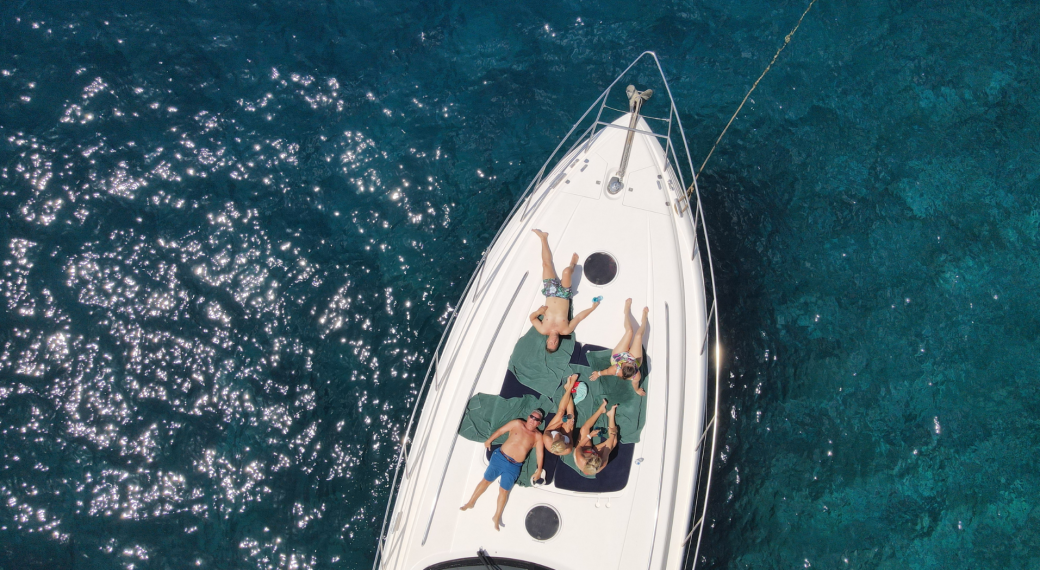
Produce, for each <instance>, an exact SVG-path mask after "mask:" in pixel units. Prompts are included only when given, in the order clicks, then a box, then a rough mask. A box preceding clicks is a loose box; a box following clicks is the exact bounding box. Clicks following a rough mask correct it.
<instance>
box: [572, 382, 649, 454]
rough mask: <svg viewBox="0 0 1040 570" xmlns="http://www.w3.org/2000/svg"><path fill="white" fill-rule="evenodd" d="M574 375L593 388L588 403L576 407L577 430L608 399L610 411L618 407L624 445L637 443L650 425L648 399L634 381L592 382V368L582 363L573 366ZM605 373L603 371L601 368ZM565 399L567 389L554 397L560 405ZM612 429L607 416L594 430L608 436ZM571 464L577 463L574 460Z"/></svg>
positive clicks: (590, 390) (619, 428) (617, 414)
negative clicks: (609, 428) (609, 429)
mask: <svg viewBox="0 0 1040 570" xmlns="http://www.w3.org/2000/svg"><path fill="white" fill-rule="evenodd" d="M571 368H572V369H573V370H574V372H577V373H578V374H580V379H581V381H582V382H585V383H586V384H588V386H589V395H588V396H586V397H585V399H584V400H582V401H580V402H578V403H577V404H575V405H574V411H575V412H576V413H577V416H578V420H577V425H576V428H581V426H582V424H584V423H585V420H586V419H588V418H589V417H591V416H592V414H594V413H596V410H597V409H598V408H599V405H600V402H602V401H603V398H606V399H607V403H608V404H607V409H608V410H609V409H610V406H613V405H614V404H617V405H618V409H617V413H616V414H615V416H614V419H615V420H616V421H617V425H618V431H619V432H620V433H619V436H620V438H621V443H635V442H637V441H639V436H640V434H641V433H642V431H643V425H644V424H646V398H643V397H640V396H639V394H636V392H635V390H633V389H632V382H630V381H628V380H622V379H621V378H618V377H617V376H600V377H599V378H598V379H597V380H596V381H595V382H589V374H591V373H592V370H593V369H592V368H590V367H588V366H581V365H578V364H573V365H571ZM601 370H602V369H601ZM562 397H563V386H560V388H559V389H558V390H557V391H556V393H555V394H553V398H552V401H553V402H559V401H560V399H561V398H562ZM609 426H610V419H609V418H607V415H606V414H603V415H601V416H600V417H599V419H597V420H596V423H595V425H594V427H593V428H592V429H597V428H598V429H602V430H603V431H602V433H603V435H606V433H607V428H608V427H609ZM569 464H573V461H572V462H570V463H569Z"/></svg>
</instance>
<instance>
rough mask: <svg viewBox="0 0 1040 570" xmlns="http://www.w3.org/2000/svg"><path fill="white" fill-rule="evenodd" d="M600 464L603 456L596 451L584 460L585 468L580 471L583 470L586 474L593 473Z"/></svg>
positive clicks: (597, 469)
mask: <svg viewBox="0 0 1040 570" xmlns="http://www.w3.org/2000/svg"><path fill="white" fill-rule="evenodd" d="M602 465H603V458H602V457H600V455H599V454H598V453H597V454H595V455H593V456H592V457H589V458H588V459H586V460H585V468H584V469H582V471H584V472H585V474H586V475H595V474H596V473H597V472H598V471H599V468H600V466H602Z"/></svg>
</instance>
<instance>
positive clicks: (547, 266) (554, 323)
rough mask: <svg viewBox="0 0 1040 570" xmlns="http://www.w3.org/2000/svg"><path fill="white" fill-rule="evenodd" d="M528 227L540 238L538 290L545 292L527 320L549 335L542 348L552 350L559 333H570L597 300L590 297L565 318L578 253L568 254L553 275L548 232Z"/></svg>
mask: <svg viewBox="0 0 1040 570" xmlns="http://www.w3.org/2000/svg"><path fill="white" fill-rule="evenodd" d="M531 231H532V232H534V233H535V234H536V235H537V236H538V239H540V240H542V294H543V295H545V304H544V305H542V306H541V307H540V308H539V309H538V310H537V311H535V312H533V313H531V324H532V325H534V328H535V329H537V330H538V332H539V333H541V334H544V335H545V336H547V337H549V338H547V339H546V340H545V349H546V350H548V351H549V352H556V349H558V348H560V335H567V334H571V333H573V332H574V328H575V327H577V326H578V323H580V322H581V321H582V319H584V318H585V317H587V316H589V314H591V313H592V311H594V310H596V307H598V306H599V301H595V299H594V301H595V302H594V303H592V306H591V307H589V308H588V309H585V310H584V311H582V312H580V313H578V314H577V315H574V319H573V320H568V318H567V316H568V313H569V312H570V308H571V297H572V296H573V295H574V292H573V291H572V290H571V276H572V275H573V274H574V266H575V265H577V264H578V254H577V253H575V254H574V255H572V256H571V264H570V265H568V266H567V268H566V269H564V270H563V277H562V278H561V277H557V276H556V267H555V266H554V265H553V258H552V251H550V250H549V234H548V233H546V232H543V231H541V230H531ZM538 317H542V320H538Z"/></svg>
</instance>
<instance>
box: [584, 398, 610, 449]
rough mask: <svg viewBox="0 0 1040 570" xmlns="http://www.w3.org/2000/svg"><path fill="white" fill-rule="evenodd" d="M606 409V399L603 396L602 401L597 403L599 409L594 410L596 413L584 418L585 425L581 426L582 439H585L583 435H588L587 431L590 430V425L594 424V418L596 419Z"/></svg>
mask: <svg viewBox="0 0 1040 570" xmlns="http://www.w3.org/2000/svg"><path fill="white" fill-rule="evenodd" d="M606 411H607V399H606V398H603V403H602V404H600V405H599V409H598V410H596V413H594V414H592V415H591V416H589V419H587V420H585V425H583V426H581V437H582V440H584V439H585V436H587V435H589V433H590V432H591V431H592V426H594V425H596V420H598V419H599V417H600V416H602V415H603V414H604V413H605V412H606Z"/></svg>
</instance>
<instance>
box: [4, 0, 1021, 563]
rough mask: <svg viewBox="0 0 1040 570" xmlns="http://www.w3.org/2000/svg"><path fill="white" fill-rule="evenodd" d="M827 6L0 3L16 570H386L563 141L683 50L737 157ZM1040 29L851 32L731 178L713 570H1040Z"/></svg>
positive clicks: (690, 103)
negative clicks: (505, 239) (476, 270)
mask: <svg viewBox="0 0 1040 570" xmlns="http://www.w3.org/2000/svg"><path fill="white" fill-rule="evenodd" d="M805 6H806V4H805V3H795V2H764V1H747V2H745V1H741V2H694V3H678V2H656V3H646V4H637V3H633V2H611V3H602V2H562V3H513V2H510V3H486V2H454V3H448V2H428V3H418V2H415V3H405V2H394V1H390V2H382V3H375V2H358V3H346V2H325V3H318V2H303V1H290V2H263V1H261V2H248V3H247V2H233V1H231V2H215V1H211V0H182V1H175V2H167V3H151V4H149V3H143V2H118V1H111V0H96V1H92V2H84V1H79V2H69V1H66V2H57V1H49V2H48V1H37V0H13V1H10V2H5V3H3V5H2V6H0V293H2V303H3V311H2V313H0V315H2V316H0V319H2V320H0V568H3V569H5V570H14V569H22V568H41V569H43V568H47V569H51V568H57V569H60V568H126V569H130V568H135V569H137V568H188V567H192V568H199V567H201V568H258V569H259V568H368V567H369V566H370V564H371V560H372V557H373V555H374V544H375V536H376V534H377V532H378V527H379V524H380V522H381V518H382V514H383V509H384V507H385V503H386V500H387V498H388V485H389V481H388V478H389V476H390V475H391V473H392V465H393V458H394V452H395V449H396V445H397V441H398V439H399V437H400V435H401V433H402V430H403V429H404V425H405V424H406V422H407V417H408V414H409V412H410V409H411V406H412V404H413V403H414V397H415V396H414V394H415V392H416V388H417V384H418V382H420V381H421V379H422V374H423V373H424V372H425V370H426V367H427V365H428V363H429V358H430V355H431V350H432V349H433V347H434V346H435V343H436V341H437V339H438V338H439V336H440V334H441V332H442V330H443V327H444V326H445V323H446V322H447V317H448V315H450V310H451V306H452V304H453V303H454V302H455V301H456V299H457V297H458V295H459V294H460V293H461V290H462V288H463V287H464V285H465V283H466V280H467V279H468V277H469V273H470V272H471V271H472V269H473V267H474V265H475V264H476V262H477V260H478V259H479V257H480V255H481V252H482V251H483V250H484V248H485V247H486V246H487V245H488V243H489V241H490V239H491V237H492V236H493V235H494V232H495V230H496V229H497V227H498V226H499V225H500V224H501V223H502V222H503V221H504V218H505V216H506V214H507V213H508V211H509V209H510V208H511V207H512V204H513V202H514V201H515V200H516V198H517V197H518V196H519V195H520V193H521V192H522V191H523V189H524V187H525V186H526V184H527V182H528V180H529V179H530V178H531V177H532V176H533V175H534V174H535V172H536V170H537V168H538V167H539V166H540V164H541V162H542V161H543V160H544V159H545V158H546V157H547V156H548V154H549V153H550V152H551V151H552V149H553V148H554V147H555V145H556V143H557V141H558V140H559V138H560V137H561V136H563V135H564V134H565V133H566V131H567V129H568V128H569V126H570V124H571V123H572V122H573V121H574V120H575V119H576V118H577V117H578V115H580V113H581V112H582V111H583V110H584V109H585V107H586V106H587V105H588V104H589V103H591V101H592V100H593V99H594V98H595V97H596V96H597V95H598V94H599V92H600V90H601V89H602V88H603V86H605V85H606V84H607V83H608V82H609V81H610V80H611V79H613V77H614V76H615V75H616V74H617V73H618V72H619V71H620V70H621V69H622V68H623V67H624V66H625V65H627V64H628V62H629V61H631V60H632V59H634V58H635V56H637V55H638V54H639V53H640V52H641V51H643V50H645V49H652V50H655V51H657V52H658V54H659V56H660V58H661V60H662V63H663V65H664V67H665V71H666V72H667V73H668V75H669V78H670V79H671V81H672V91H673V93H674V94H675V96H676V99H677V103H678V105H679V106H680V110H681V112H682V113H683V118H684V120H685V122H686V128H687V134H688V136H689V139H690V144H691V148H692V149H693V152H694V155H695V157H696V156H704V155H705V154H707V151H708V149H709V148H710V147H711V144H712V143H713V141H714V139H715V137H716V136H717V135H718V133H719V132H720V131H721V129H722V127H723V126H724V125H725V123H726V121H727V120H728V119H729V115H730V114H731V113H732V112H733V110H734V109H735V108H736V105H737V104H738V103H739V102H740V100H741V98H742V97H743V96H744V94H745V92H746V91H747V89H748V88H749V87H750V85H751V84H752V83H753V81H754V80H755V78H757V77H758V74H759V73H760V72H761V70H762V69H763V68H764V67H765V65H766V64H767V63H768V61H769V59H770V58H771V57H772V55H773V53H774V52H775V50H776V49H777V48H778V47H779V45H780V44H781V43H782V42H783V37H784V35H785V34H787V32H788V31H789V30H790V28H791V27H792V26H793V25H794V23H795V21H797V19H798V17H799V16H800V15H801V13H802V10H804V8H805ZM1038 21H1040V5H1037V4H1036V3H1034V2H999V1H985V0H984V1H981V2H979V1H973V2H968V1H965V0H953V1H950V2H868V3H849V2H832V1H829V0H819V2H818V3H817V4H816V5H815V7H814V8H813V9H812V11H811V12H810V14H809V16H808V17H807V18H806V20H805V22H804V23H803V25H802V27H801V29H800V30H799V32H798V34H797V35H796V36H795V38H794V40H793V41H792V43H791V44H790V45H789V47H788V48H787V49H786V50H785V52H784V53H783V55H782V56H781V58H780V60H779V61H778V62H777V64H776V65H775V66H774V68H773V71H771V72H770V74H769V75H768V76H767V77H766V78H765V79H764V80H763V81H762V83H761V84H760V86H759V87H758V89H757V90H756V91H755V93H754V94H753V95H752V98H751V100H749V102H748V105H747V106H745V108H744V110H743V112H742V113H741V116H740V117H739V118H738V120H737V121H736V122H735V123H734V126H733V127H732V128H731V129H730V132H729V134H728V135H727V137H726V139H725V140H724V141H723V143H722V145H720V147H719V148H718V149H717V150H716V151H715V155H714V156H713V157H712V159H711V162H710V163H709V164H708V167H707V169H706V170H705V173H704V175H703V177H702V178H701V193H702V196H703V197H704V200H705V204H706V209H707V222H708V226H709V229H710V231H711V235H712V239H713V246H714V252H715V258H716V260H717V263H718V266H717V268H716V269H717V274H718V277H719V286H720V289H721V291H720V309H721V318H722V324H723V329H724V330H723V344H724V353H725V355H726V365H725V372H724V374H725V376H726V377H727V379H728V383H727V385H726V388H725V392H724V394H723V409H724V410H725V418H724V419H725V421H724V422H723V424H722V429H723V431H722V436H723V442H722V443H723V452H722V456H721V458H720V461H719V465H718V471H717V473H716V477H717V481H718V483H717V485H716V487H715V489H714V496H713V502H712V507H711V511H710V519H711V526H710V529H709V531H708V532H706V535H705V536H706V542H705V546H704V547H703V553H704V554H705V557H704V560H703V561H704V562H706V564H707V566H708V567H714V568H794V567H797V568H805V567H816V568H1038V567H1040V534H1038V533H1037V532H1036V528H1038V527H1040V490H1038V489H1040V476H1038V471H1037V469H1036V467H1035V463H1036V458H1037V457H1038V456H1040V455H1038V444H1040V429H1038V428H1040V424H1038V422H1037V419H1036V418H1037V417H1038V415H1040V391H1038V389H1037V382H1038V380H1040V374H1038V368H1040V366H1038V365H1040V340H1038V335H1040V318H1038V314H1040V306H1038V301H1037V294H1036V288H1037V284H1038V283H1040V264H1038V261H1040V259H1038V257H1040V255H1038V253H1037V252H1038V246H1040V133H1038V125H1040V99H1038V98H1037V96H1036V91H1037V89H1038V87H1040V30H1038V27H1037V25H1036V24H1037V22H1038ZM653 109H654V106H653V102H651V103H650V104H648V107H647V112H648V113H649V112H651V111H652V110H653Z"/></svg>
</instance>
